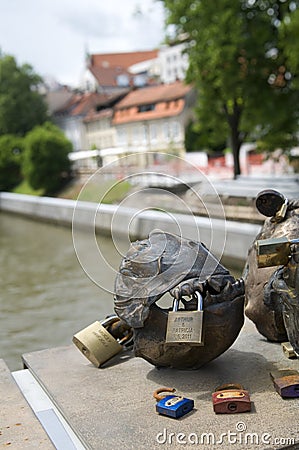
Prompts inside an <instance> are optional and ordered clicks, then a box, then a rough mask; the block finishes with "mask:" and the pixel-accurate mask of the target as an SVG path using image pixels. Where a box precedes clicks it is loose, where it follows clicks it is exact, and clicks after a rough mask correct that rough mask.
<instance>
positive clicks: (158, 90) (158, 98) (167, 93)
mask: <svg viewBox="0 0 299 450" xmlns="http://www.w3.org/2000/svg"><path fill="white" fill-rule="evenodd" d="M191 89H192V87H191V86H190V85H186V84H184V83H183V82H181V81H176V82H175V83H171V84H160V85H158V86H150V87H145V88H142V89H136V90H135V91H132V92H130V93H129V94H128V95H127V96H126V97H125V98H123V99H122V100H121V101H120V102H118V103H117V105H115V109H116V110H117V109H123V108H129V107H131V106H136V105H148V104H151V103H157V102H163V101H171V100H176V99H179V98H183V97H185V96H186V94H188V92H190V91H191Z"/></svg>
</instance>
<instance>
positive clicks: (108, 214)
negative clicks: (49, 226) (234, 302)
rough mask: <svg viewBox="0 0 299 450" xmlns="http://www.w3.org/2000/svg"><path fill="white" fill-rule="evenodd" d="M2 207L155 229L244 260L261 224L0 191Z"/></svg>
mask: <svg viewBox="0 0 299 450" xmlns="http://www.w3.org/2000/svg"><path fill="white" fill-rule="evenodd" d="M0 210H2V211H4V212H9V213H14V214H20V215H22V216H25V217H28V218H30V219H34V220H42V221H47V222H52V223H56V224H60V225H65V226H72V227H73V232H77V231H78V230H81V229H86V230H88V231H92V232H94V231H95V232H97V233H99V234H101V233H102V234H106V235H110V236H112V237H113V236H122V237H124V238H128V237H129V238H130V239H131V240H132V239H143V238H146V237H148V235H149V233H150V232H151V231H152V230H154V229H160V230H163V231H168V232H173V233H176V234H180V235H182V236H184V237H186V238H190V239H194V240H197V241H201V242H204V243H205V244H206V245H207V247H208V248H209V249H210V250H211V251H212V252H213V253H214V254H215V255H216V256H218V257H219V256H222V255H224V256H227V257H229V258H236V260H240V261H244V260H245V259H246V256H247V250H248V247H249V246H250V245H251V243H252V241H253V240H254V238H255V236H256V234H257V233H258V231H259V229H260V226H259V225H257V224H249V223H239V222H236V221H229V220H223V219H218V218H211V217H200V216H195V215H192V214H189V215H188V214H179V213H169V212H162V211H156V210H146V209H141V208H131V207H122V206H119V205H105V204H101V205H98V204H97V203H92V202H77V201H73V200H66V199H57V198H49V197H35V196H30V195H22V194H12V193H6V192H2V193H0Z"/></svg>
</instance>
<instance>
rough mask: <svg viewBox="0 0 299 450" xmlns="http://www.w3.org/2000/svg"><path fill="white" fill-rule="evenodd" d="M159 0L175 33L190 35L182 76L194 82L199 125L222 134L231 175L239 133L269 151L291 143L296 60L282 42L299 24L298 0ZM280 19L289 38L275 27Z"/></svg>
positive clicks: (295, 113) (236, 166)
mask: <svg viewBox="0 0 299 450" xmlns="http://www.w3.org/2000/svg"><path fill="white" fill-rule="evenodd" d="M161 1H162V2H163V3H164V6H165V10H166V13H167V22H168V23H169V24H174V25H175V30H176V34H177V35H178V34H180V33H185V35H186V34H187V36H188V40H189V45H188V47H187V52H188V55H189V69H188V72H187V81H188V82H193V83H194V84H195V85H196V87H197V89H198V105H197V108H196V113H197V119H198V131H200V132H201V133H202V134H204V135H206V136H209V133H208V132H207V130H210V131H211V129H212V130H213V133H212V134H211V133H210V136H211V138H212V139H213V140H214V141H215V137H213V135H214V136H215V134H218V135H219V132H220V130H223V132H224V133H226V136H227V137H228V141H229V142H228V145H229V146H230V147H231V148H232V150H233V156H234V175H235V176H237V175H239V174H240V163H239V152H240V147H241V144H242V143H243V142H244V141H245V140H249V139H250V140H251V139H255V140H256V141H257V143H258V145H259V146H260V147H261V148H267V149H268V150H273V149H274V148H277V147H280V148H283V149H289V148H290V147H292V146H293V145H294V144H295V143H296V142H297V137H296V133H297V130H298V105H299V103H298V100H299V95H298V89H299V87H298V85H297V86H296V77H298V72H299V67H298V59H296V58H293V61H296V64H297V65H296V64H295V63H293V65H291V63H290V61H291V60H292V58H291V57H290V53H291V56H292V55H293V53H294V52H292V51H291V49H290V47H288V45H287V44H288V41H289V40H290V39H289V35H290V34H291V32H293V33H294V29H296V28H294V27H292V26H291V24H293V23H294V20H295V19H296V20H297V23H298V12H297V7H298V6H299V1H294V0H292V1H289V0H267V1H264V0H238V1H237V0H236V1H231V0H218V1H217V2H212V1H210V2H209V1H201V0H197V1H196V0H177V1H175V2H174V1H172V0H161ZM285 24H288V25H289V27H288V31H289V34H287V36H288V38H286V37H285V35H283V33H282V32H281V29H283V28H285ZM285 32H286V31H285ZM286 33H287V32H286ZM296 43H297V41H296ZM293 45H294V46H295V43H294V44H293ZM296 52H297V54H298V50H297V49H296Z"/></svg>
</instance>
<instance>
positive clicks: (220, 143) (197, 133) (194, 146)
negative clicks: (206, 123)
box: [185, 121, 226, 153]
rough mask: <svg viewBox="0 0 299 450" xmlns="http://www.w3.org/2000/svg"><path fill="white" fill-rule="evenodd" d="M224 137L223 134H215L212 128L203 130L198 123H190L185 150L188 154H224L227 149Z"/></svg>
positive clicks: (187, 129) (187, 128)
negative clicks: (202, 152) (204, 151)
mask: <svg viewBox="0 0 299 450" xmlns="http://www.w3.org/2000/svg"><path fill="white" fill-rule="evenodd" d="M223 136H224V134H223V133H219V134H215V133H213V129H212V128H206V129H202V128H201V127H200V126H199V124H198V123H194V122H193V121H190V122H189V123H188V124H187V126H186V130H185V149H186V151H187V152H198V151H200V150H206V151H207V152H208V153H211V152H222V151H223V150H224V149H225V147H226V142H225V141H224V140H223Z"/></svg>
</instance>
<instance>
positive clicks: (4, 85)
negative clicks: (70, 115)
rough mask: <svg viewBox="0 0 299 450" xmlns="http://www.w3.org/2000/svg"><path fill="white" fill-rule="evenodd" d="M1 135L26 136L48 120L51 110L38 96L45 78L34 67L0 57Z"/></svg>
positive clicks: (8, 57)
mask: <svg viewBox="0 0 299 450" xmlns="http://www.w3.org/2000/svg"><path fill="white" fill-rule="evenodd" d="M0 80H1V82H0V135H1V134H17V135H20V136H24V135H25V134H26V133H27V132H28V131H29V130H31V129H32V128H33V127H34V126H36V125H40V124H42V123H43V122H45V120H47V107H46V104H45V102H44V100H43V97H42V96H41V95H40V94H39V93H38V90H37V89H38V85H39V84H40V83H41V78H40V77H39V76H38V75H36V74H35V73H34V72H33V69H32V67H31V66H30V65H28V64H24V65H22V66H20V67H19V66H18V65H17V63H16V61H15V59H14V57H12V56H8V55H1V54H0Z"/></svg>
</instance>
